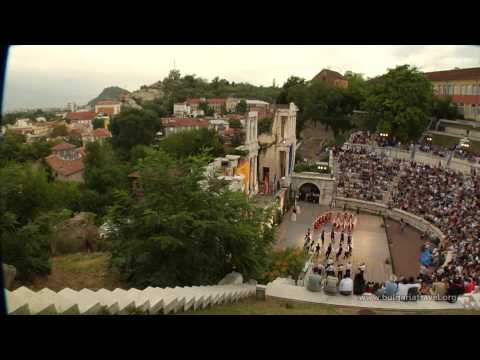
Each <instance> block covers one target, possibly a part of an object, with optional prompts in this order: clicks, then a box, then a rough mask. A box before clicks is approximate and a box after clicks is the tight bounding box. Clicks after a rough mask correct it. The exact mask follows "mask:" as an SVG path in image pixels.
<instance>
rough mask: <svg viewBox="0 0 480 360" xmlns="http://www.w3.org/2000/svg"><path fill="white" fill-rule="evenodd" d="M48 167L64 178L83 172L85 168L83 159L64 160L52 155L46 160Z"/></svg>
mask: <svg viewBox="0 0 480 360" xmlns="http://www.w3.org/2000/svg"><path fill="white" fill-rule="evenodd" d="M45 160H46V161H47V164H48V166H50V168H51V169H52V170H53V171H55V172H56V173H58V174H60V175H63V176H70V175H73V174H76V173H78V172H80V171H82V170H83V169H84V168H85V165H84V164H83V160H82V159H78V160H63V159H60V158H59V157H58V156H57V155H50V156H47V157H46V158H45Z"/></svg>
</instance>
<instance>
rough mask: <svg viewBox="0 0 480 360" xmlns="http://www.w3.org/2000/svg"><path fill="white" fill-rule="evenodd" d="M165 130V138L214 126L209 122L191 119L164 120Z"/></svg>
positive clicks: (172, 118)
mask: <svg viewBox="0 0 480 360" xmlns="http://www.w3.org/2000/svg"><path fill="white" fill-rule="evenodd" d="M161 122H162V125H163V128H164V130H165V136H169V135H171V134H177V133H179V132H182V131H186V130H195V129H200V128H212V127H213V126H212V125H211V124H210V122H208V120H200V119H189V118H174V117H170V118H162V119H161Z"/></svg>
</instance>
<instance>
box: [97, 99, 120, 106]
mask: <svg viewBox="0 0 480 360" xmlns="http://www.w3.org/2000/svg"><path fill="white" fill-rule="evenodd" d="M95 105H97V106H98V105H120V101H115V100H101V101H97V103H96V104H95Z"/></svg>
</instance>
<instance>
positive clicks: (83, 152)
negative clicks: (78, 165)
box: [76, 146, 87, 157]
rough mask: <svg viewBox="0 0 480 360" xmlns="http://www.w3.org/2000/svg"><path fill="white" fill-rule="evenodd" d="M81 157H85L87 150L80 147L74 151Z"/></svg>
mask: <svg viewBox="0 0 480 360" xmlns="http://www.w3.org/2000/svg"><path fill="white" fill-rule="evenodd" d="M76 151H77V152H78V153H79V154H80V156H81V157H84V156H86V155H87V150H86V149H85V148H84V147H83V146H82V147H79V148H78V149H77V150H76Z"/></svg>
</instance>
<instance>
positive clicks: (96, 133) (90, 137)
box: [82, 128, 112, 146]
mask: <svg viewBox="0 0 480 360" xmlns="http://www.w3.org/2000/svg"><path fill="white" fill-rule="evenodd" d="M111 137H112V134H111V133H110V131H108V130H107V129H104V128H98V129H95V130H89V131H88V132H85V133H83V134H82V143H83V146H85V145H86V144H87V143H89V142H99V143H103V141H104V140H105V139H107V138H111Z"/></svg>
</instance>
